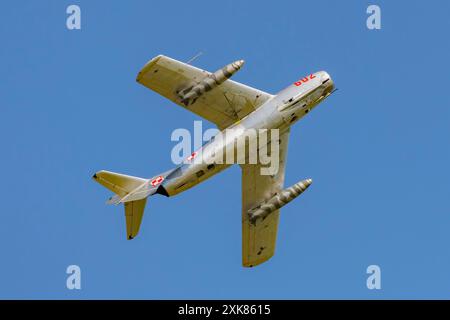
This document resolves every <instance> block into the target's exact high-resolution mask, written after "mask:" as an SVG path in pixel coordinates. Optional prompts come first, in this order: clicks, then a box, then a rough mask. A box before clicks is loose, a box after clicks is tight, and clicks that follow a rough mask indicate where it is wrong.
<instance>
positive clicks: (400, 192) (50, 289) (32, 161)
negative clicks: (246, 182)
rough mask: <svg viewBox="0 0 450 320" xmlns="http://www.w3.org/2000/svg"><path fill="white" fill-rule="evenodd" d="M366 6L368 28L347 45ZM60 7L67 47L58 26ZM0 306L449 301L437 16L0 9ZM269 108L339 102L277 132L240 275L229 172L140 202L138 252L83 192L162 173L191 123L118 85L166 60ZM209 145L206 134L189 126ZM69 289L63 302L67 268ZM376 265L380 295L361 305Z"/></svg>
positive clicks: (330, 8) (446, 157) (225, 9)
mask: <svg viewBox="0 0 450 320" xmlns="http://www.w3.org/2000/svg"><path fill="white" fill-rule="evenodd" d="M371 3H375V4H378V5H380V7H381V10H382V29H381V30H379V31H369V30H368V29H367V28H366V18H367V16H368V15H367V14H366V8H367V6H368V5H369V4H371ZM69 4H78V5H80V7H81V10H82V29H81V30H80V31H69V30H67V28H66V17H67V15H66V13H65V11H66V7H67V6H68V5H69ZM0 12H1V13H0V26H1V27H0V40H1V46H0V74H1V75H2V80H1V86H0V108H1V126H0V141H1V150H2V151H1V154H2V156H1V158H0V166H1V168H2V183H1V184H0V194H1V195H2V197H3V201H2V202H3V203H2V209H1V210H0V212H1V223H0V248H1V264H0V298H69V299H70V298H82V299H88V298H139V299H140V298H169V299H170V298H181V299H183V298H256V299H257V298H266V299H270V298H276V299H278V298H289V299H295V298H369V299H372V298H373V299H379V298H450V246H449V244H450V232H449V226H450V203H449V199H450V170H449V163H450V148H449V147H450V145H449V142H450V141H449V139H450V109H449V108H450V98H449V94H448V93H449V72H450V60H449V56H450V42H449V41H448V32H449V31H450V19H449V17H448V15H449V12H450V4H449V2H448V1H370V2H369V1H319V2H317V3H316V2H314V3H313V1H310V2H307V1H285V2H284V3H283V4H279V5H277V6H274V2H273V1H258V4H257V5H256V2H254V1H245V2H244V1H221V2H220V4H219V3H218V2H217V3H216V2H212V1H127V2H124V1H73V2H72V1H14V2H9V3H4V4H2V8H1V11H0ZM198 51H203V52H204V55H203V56H202V57H200V58H199V59H198V60H197V61H195V65H197V66H199V67H201V68H204V69H208V70H211V71H214V70H216V69H218V68H220V67H222V66H224V65H225V64H227V63H229V62H232V61H234V60H237V59H245V60H246V65H245V67H244V68H243V69H242V70H241V71H240V72H239V73H238V74H236V75H235V78H234V79H235V80H237V81H240V82H243V83H246V84H249V85H251V86H254V87H257V88H260V89H262V90H265V91H268V92H273V93H274V92H277V91H278V90H280V89H282V88H284V87H285V86H287V85H289V84H291V83H292V82H293V81H295V80H297V79H298V78H299V77H300V76H302V75H304V74H308V73H311V72H313V71H317V70H327V71H328V72H329V73H330V74H331V76H332V77H333V79H334V80H335V83H336V86H337V87H338V88H339V89H340V90H339V91H338V92H337V93H336V94H335V95H333V96H332V97H330V98H329V99H328V100H327V101H326V102H325V103H323V104H322V105H320V106H319V107H318V108H317V109H315V110H314V111H313V112H312V113H310V114H309V115H308V116H307V117H306V118H304V119H303V120H302V121H300V122H299V123H297V124H296V126H295V127H294V128H293V130H292V131H291V132H292V135H291V140H290V145H289V153H288V162H287V163H288V164H287V176H286V183H287V184H289V185H290V184H292V183H295V182H297V181H298V180H300V179H303V178H307V177H312V178H313V179H314V184H313V185H312V187H311V188H310V189H309V190H308V191H307V192H306V193H305V194H304V195H302V196H301V197H299V198H298V199H297V200H295V201H294V202H293V203H291V204H289V205H288V206H286V207H285V208H283V210H282V216H281V223H280V227H279V236H278V244H277V252H276V255H275V257H274V258H273V259H272V260H270V262H268V263H266V264H263V265H261V266H259V267H257V268H254V269H244V268H242V267H241V222H240V219H241V218H240V216H241V185H240V179H241V177H240V175H241V172H240V169H239V168H238V167H237V166H235V167H233V168H231V169H229V170H227V171H225V172H222V173H221V174H220V175H218V176H215V177H214V178H212V179H211V180H208V181H207V182H205V183H204V184H202V185H199V186H197V187H196V188H194V189H191V190H189V191H187V192H186V193H183V194H181V195H179V196H176V197H174V198H165V197H152V198H151V199H150V200H149V202H148V205H147V210H146V214H145V217H144V220H143V224H142V228H141V234H140V235H139V236H138V237H137V238H136V239H135V240H133V241H126V240H125V226H124V223H125V222H124V217H123V208H122V207H114V206H107V205H105V200H106V199H107V198H108V196H109V195H110V192H109V191H108V190H106V189H104V188H102V187H101V186H100V185H98V184H96V183H94V182H93V181H92V180H91V175H92V174H93V173H94V172H95V171H97V170H100V169H106V170H111V171H117V172H123V173H127V174H132V175H137V176H143V177H151V176H152V175H154V174H156V173H159V172H162V171H164V170H166V169H169V168H170V167H171V166H172V164H171V160H170V151H171V149H172V147H173V146H174V144H175V143H174V142H171V141H170V134H171V132H172V131H173V130H174V129H176V128H188V129H191V130H192V128H193V121H194V120H198V118H197V117H196V116H195V115H193V114H190V113H189V112H187V111H185V110H182V109H181V108H179V107H177V106H176V105H174V104H173V103H171V102H170V101H168V100H165V99H164V98H162V97H160V96H158V95H157V94H156V93H153V92H151V91H150V90H148V89H146V88H145V87H143V86H140V85H138V84H137V83H136V82H135V76H136V73H137V72H138V71H139V69H140V68H141V67H142V66H143V65H144V64H145V63H146V61H147V60H149V59H150V58H152V57H154V56H156V55H158V54H165V55H168V56H171V57H174V58H176V59H179V60H183V61H186V60H188V59H189V58H190V57H192V56H193V55H195V54H196V53H197V52H198ZM204 126H205V127H211V124H208V125H207V124H206V123H205V124H204ZM70 264H77V265H79V266H80V267H81V270H82V290H80V291H76V290H74V291H69V290H67V289H66V276H67V275H66V273H65V270H66V267H67V266H68V265H70ZM371 264H377V265H379V266H380V267H381V271H382V290H380V291H376V290H368V289H367V287H366V278H367V274H366V268H367V266H368V265H371Z"/></svg>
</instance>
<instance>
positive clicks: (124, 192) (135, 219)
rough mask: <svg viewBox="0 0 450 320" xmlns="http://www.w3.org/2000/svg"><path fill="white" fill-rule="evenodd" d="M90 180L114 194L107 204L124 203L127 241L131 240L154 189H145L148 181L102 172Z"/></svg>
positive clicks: (137, 229)
mask: <svg viewBox="0 0 450 320" xmlns="http://www.w3.org/2000/svg"><path fill="white" fill-rule="evenodd" d="M92 178H93V179H94V180H95V181H97V182H98V183H100V184H101V185H102V186H104V187H106V188H108V189H109V190H111V191H112V192H114V193H116V195H115V196H114V197H111V198H110V199H109V201H108V203H110V204H119V203H121V202H123V203H124V205H125V220H126V225H127V239H128V240H131V239H133V238H134V237H135V236H136V235H137V234H138V232H139V227H140V226H141V221H142V216H143V215H144V209H145V204H146V203H147V197H148V196H149V195H150V194H153V193H154V190H153V189H154V188H148V187H147V186H148V181H149V180H147V179H143V178H138V177H133V176H127V175H124V174H120V173H115V172H109V171H104V170H102V171H99V172H97V173H95V174H94V175H93V177H92Z"/></svg>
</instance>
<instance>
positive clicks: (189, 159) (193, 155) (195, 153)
mask: <svg viewBox="0 0 450 320" xmlns="http://www.w3.org/2000/svg"><path fill="white" fill-rule="evenodd" d="M196 155H197V152H192V154H191V155H190V156H189V157H187V161H191V160H192V159H194V158H195V156H196Z"/></svg>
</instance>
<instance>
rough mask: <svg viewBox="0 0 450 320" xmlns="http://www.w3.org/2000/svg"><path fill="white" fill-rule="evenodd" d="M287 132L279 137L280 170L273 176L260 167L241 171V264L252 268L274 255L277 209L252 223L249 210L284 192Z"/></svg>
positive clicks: (250, 166)
mask: <svg viewBox="0 0 450 320" xmlns="http://www.w3.org/2000/svg"><path fill="white" fill-rule="evenodd" d="M288 138H289V131H287V132H285V133H283V134H280V146H279V169H278V172H277V174H275V175H261V170H260V169H261V165H258V164H253V165H252V164H246V165H241V168H242V264H243V266H244V267H253V266H256V265H258V264H261V263H263V262H265V261H267V260H268V259H270V258H271V257H272V256H273V255H274V253H275V244H276V239H277V230H278V220H279V216H280V210H279V209H277V210H274V211H272V212H271V213H270V214H268V215H267V216H265V217H264V218H259V219H256V220H252V219H251V218H250V215H249V211H251V210H252V209H253V208H255V207H257V206H259V205H260V204H261V203H262V202H264V201H266V200H268V199H270V198H271V197H273V196H274V195H275V194H277V193H278V192H280V191H281V190H282V189H283V184H284V171H285V159H286V152H287V145H288Z"/></svg>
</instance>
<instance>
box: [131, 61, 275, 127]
mask: <svg viewBox="0 0 450 320" xmlns="http://www.w3.org/2000/svg"><path fill="white" fill-rule="evenodd" d="M208 76H211V73H210V72H208V71H205V70H201V69H199V68H196V67H194V66H192V65H189V64H186V63H184V62H181V61H177V60H175V59H172V58H169V57H166V56H162V55H159V56H157V57H155V58H153V59H152V60H150V61H149V62H148V63H147V64H146V65H145V66H144V68H142V70H141V71H140V72H139V74H138V76H137V79H136V81H137V82H139V83H141V84H142V85H144V86H146V87H147V88H149V89H151V90H153V91H155V92H157V93H159V94H160V95H162V96H164V97H166V98H167V99H169V100H171V101H173V102H175V103H176V104H178V105H180V106H181V107H183V108H185V109H187V110H189V111H191V112H193V113H195V114H197V115H199V116H201V117H203V118H205V119H206V120H209V121H211V122H212V123H214V124H216V125H217V126H218V127H219V129H224V128H226V127H228V126H230V125H231V124H233V123H234V122H236V121H238V120H240V119H242V118H244V117H245V116H246V115H248V114H249V113H250V112H252V111H254V110H255V109H257V108H258V107H259V106H260V105H262V104H263V103H264V102H265V101H267V100H268V99H269V98H271V97H272V95H270V94H268V93H265V92H263V91H260V90H257V89H254V88H251V87H249V86H246V85H244V84H241V83H238V82H235V81H232V80H225V81H224V82H223V83H220V84H219V85H217V87H214V88H210V86H209V84H210V83H211V81H212V80H211V81H209V82H208V81H205V79H206V78H207V77H208ZM229 76H231V75H228V77H229ZM202 81H203V82H204V83H205V85H204V86H203V87H207V88H210V91H208V92H201V94H198V97H197V98H196V99H195V100H194V101H193V102H192V103H190V104H188V103H186V101H185V100H184V99H183V95H185V94H186V92H188V91H189V90H190V89H193V88H194V90H195V89H198V87H199V86H200V87H202ZM197 91H198V92H200V91H199V90H197Z"/></svg>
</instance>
